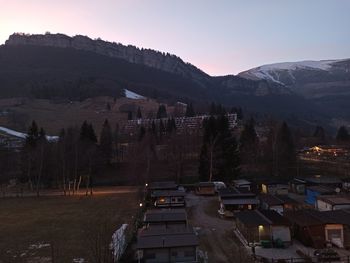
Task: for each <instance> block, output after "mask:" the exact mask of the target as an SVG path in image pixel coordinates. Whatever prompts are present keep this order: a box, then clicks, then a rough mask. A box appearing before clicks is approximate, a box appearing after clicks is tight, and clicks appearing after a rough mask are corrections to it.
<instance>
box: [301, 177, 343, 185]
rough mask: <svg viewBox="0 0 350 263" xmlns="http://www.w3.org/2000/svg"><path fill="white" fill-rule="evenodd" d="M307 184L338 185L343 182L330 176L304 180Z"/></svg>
mask: <svg viewBox="0 0 350 263" xmlns="http://www.w3.org/2000/svg"><path fill="white" fill-rule="evenodd" d="M304 180H305V182H307V183H312V184H338V183H341V180H340V179H339V178H337V177H329V176H310V177H306V178H304Z"/></svg>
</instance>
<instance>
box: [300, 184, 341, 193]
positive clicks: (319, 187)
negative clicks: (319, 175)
mask: <svg viewBox="0 0 350 263" xmlns="http://www.w3.org/2000/svg"><path fill="white" fill-rule="evenodd" d="M306 189H307V190H311V191H313V192H318V193H320V194H332V193H334V192H335V190H334V189H333V188H331V187H327V186H323V185H314V186H308V187H307V188H306Z"/></svg>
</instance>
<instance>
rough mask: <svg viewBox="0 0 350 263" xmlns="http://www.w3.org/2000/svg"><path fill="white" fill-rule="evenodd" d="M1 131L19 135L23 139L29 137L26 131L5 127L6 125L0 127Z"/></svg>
mask: <svg viewBox="0 0 350 263" xmlns="http://www.w3.org/2000/svg"><path fill="white" fill-rule="evenodd" d="M0 131H2V132H4V133H6V134H9V135H12V136H15V137H18V138H22V139H25V138H26V137H27V134H25V133H22V132H17V131H14V130H10V129H8V128H5V127H0Z"/></svg>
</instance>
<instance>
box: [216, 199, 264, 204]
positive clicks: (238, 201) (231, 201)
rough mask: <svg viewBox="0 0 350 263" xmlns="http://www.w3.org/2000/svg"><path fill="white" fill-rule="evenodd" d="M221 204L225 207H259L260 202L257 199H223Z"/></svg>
mask: <svg viewBox="0 0 350 263" xmlns="http://www.w3.org/2000/svg"><path fill="white" fill-rule="evenodd" d="M221 203H223V204H224V205H257V204H259V200H258V199H255V198H244V199H241V198H235V199H222V200H221Z"/></svg>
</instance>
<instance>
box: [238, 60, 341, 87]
mask: <svg viewBox="0 0 350 263" xmlns="http://www.w3.org/2000/svg"><path fill="white" fill-rule="evenodd" d="M340 61H343V60H340V59H339V60H320V61H315V60H305V61H299V62H282V63H274V64H267V65H262V66H260V67H257V68H253V69H250V70H247V71H244V72H241V73H239V76H241V77H244V78H248V79H254V80H257V79H266V80H269V81H273V82H276V83H279V84H282V85H284V83H283V82H281V81H280V78H279V77H280V73H282V72H284V73H287V74H289V76H290V78H291V79H294V76H293V71H295V70H297V69H306V70H324V71H328V70H329V69H331V68H332V65H333V64H334V63H336V62H340Z"/></svg>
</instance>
